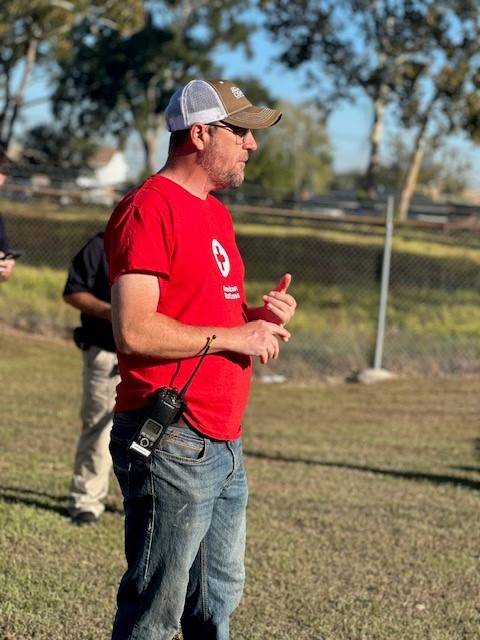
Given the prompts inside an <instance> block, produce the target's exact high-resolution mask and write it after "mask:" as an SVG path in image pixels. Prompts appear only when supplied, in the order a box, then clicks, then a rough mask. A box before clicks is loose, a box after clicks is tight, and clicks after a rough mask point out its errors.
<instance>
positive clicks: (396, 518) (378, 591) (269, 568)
mask: <svg viewBox="0 0 480 640" xmlns="http://www.w3.org/2000/svg"><path fill="white" fill-rule="evenodd" d="M79 382H80V357H79V353H78V352H77V351H76V350H75V349H74V347H73V346H71V345H70V344H68V343H65V342H62V341H60V340H52V339H46V338H39V337H35V336H30V335H28V334H22V333H17V332H13V331H11V330H7V329H2V332H1V333H0V385H1V389H2V396H1V397H2V403H1V407H2V454H3V455H2V456H1V460H0V478H1V480H0V522H1V528H0V638H1V639H2V640H31V639H33V640H47V639H48V640H103V639H107V638H108V637H109V636H108V634H109V630H110V625H111V619H112V615H113V612H114V598H115V593H116V586H117V583H118V580H119V578H120V576H121V574H122V571H123V567H124V560H123V552H122V533H123V532H122V515H121V509H122V505H121V499H120V496H119V492H118V489H117V487H116V485H115V482H114V481H113V482H112V491H111V495H110V497H109V504H108V507H109V508H108V511H107V512H106V514H105V515H104V516H103V517H102V520H101V521H100V523H99V524H98V526H96V527H94V528H89V529H87V530H84V529H78V528H75V527H73V526H72V525H71V524H70V523H69V521H68V519H67V518H66V516H65V506H66V493H67V487H68V481H69V476H70V471H71V463H72V456H73V449H74V443H75V438H76V433H77V430H78V427H79V425H78V418H77V412H78V401H79ZM479 392H480V378H478V377H470V378H466V377H456V378H437V379H422V378H417V379H399V380H393V381H390V382H388V383H383V384H379V385H376V386H368V387H365V386H356V385H345V384H341V385H335V386H329V385H326V384H323V385H322V384H318V385H315V386H313V385H312V386H306V385H304V386H289V385H285V386H278V385H260V384H257V385H256V386H255V388H254V392H253V397H252V401H251V404H250V407H249V409H248V413H247V417H246V420H245V424H246V428H245V438H244V442H245V444H244V446H245V452H246V462H247V469H248V473H249V480H250V492H251V494H250V502H249V510H248V516H249V525H248V548H247V570H248V578H247V587H246V592H245V597H244V599H243V601H242V604H241V607H240V608H239V610H238V611H237V613H236V614H235V616H234V620H233V630H232V640H476V639H477V638H478V637H479V628H480V626H479V625H480V573H479V559H480V551H479V549H480V527H479V511H480V505H479V497H480V493H479V492H480V462H479V459H478V457H476V453H475V444H476V443H478V438H479V435H480V434H479V432H478V429H479V424H478V423H479V421H478V414H479V408H480V407H479Z"/></svg>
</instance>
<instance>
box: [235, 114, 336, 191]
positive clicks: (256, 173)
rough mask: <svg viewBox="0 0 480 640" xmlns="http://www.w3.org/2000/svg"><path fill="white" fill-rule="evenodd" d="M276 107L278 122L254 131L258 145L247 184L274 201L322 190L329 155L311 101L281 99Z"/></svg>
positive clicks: (326, 180) (327, 176) (328, 169)
mask: <svg viewBox="0 0 480 640" xmlns="http://www.w3.org/2000/svg"><path fill="white" fill-rule="evenodd" d="M277 107H278V108H279V109H280V110H281V111H282V113H283V115H282V119H281V120H280V122H279V123H278V124H277V125H275V126H274V127H271V128H270V129H267V130H265V131H262V132H256V134H255V135H256V136H257V138H258V141H259V147H260V148H259V151H257V152H256V154H255V156H254V158H253V161H252V163H251V165H249V166H248V170H247V179H248V183H249V184H250V183H252V184H256V185H260V186H261V187H262V193H263V194H264V196H267V197H270V198H271V199H272V200H274V201H282V200H285V199H286V198H292V197H294V198H296V199H299V198H302V197H304V196H307V195H311V194H315V195H316V194H319V193H322V192H324V191H325V190H326V188H327V187H328V185H329V182H330V179H331V175H332V173H331V163H332V158H331V152H330V144H329V141H328V137H327V135H326V133H325V129H324V127H323V123H322V117H321V114H320V113H319V111H318V109H317V108H316V107H315V105H313V104H298V105H296V104H292V103H289V102H286V101H282V102H280V103H279V104H278V105H277Z"/></svg>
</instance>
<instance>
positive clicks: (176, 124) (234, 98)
mask: <svg viewBox="0 0 480 640" xmlns="http://www.w3.org/2000/svg"><path fill="white" fill-rule="evenodd" d="M281 117H282V112H281V111H277V109H269V108H268V107H255V106H254V105H252V103H251V102H250V100H248V98H247V97H246V96H245V94H244V93H243V91H242V90H241V89H239V88H238V87H237V86H236V85H234V84H233V83H232V82H228V81H227V80H191V81H190V82H189V83H188V84H186V85H185V86H183V87H181V88H180V89H178V90H177V91H175V93H174V94H173V96H172V97H171V98H170V102H169V103H168V106H167V108H166V110H165V120H166V124H167V129H168V130H169V131H180V130H182V129H188V128H189V127H191V126H192V124H194V123H196V122H200V123H201V124H208V123H210V122H218V121H219V120H221V121H222V122H227V123H228V124H232V125H234V126H237V127H244V128H245V129H266V128H267V127H271V126H273V125H274V124H276V123H277V122H278V121H279V120H280V118H281Z"/></svg>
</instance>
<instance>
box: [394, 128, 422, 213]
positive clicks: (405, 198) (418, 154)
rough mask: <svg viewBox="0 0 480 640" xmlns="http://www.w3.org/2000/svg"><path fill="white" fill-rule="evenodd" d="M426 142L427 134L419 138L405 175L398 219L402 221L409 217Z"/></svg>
mask: <svg viewBox="0 0 480 640" xmlns="http://www.w3.org/2000/svg"><path fill="white" fill-rule="evenodd" d="M425 143H426V137H425V136H424V137H423V138H422V139H421V140H420V141H419V140H418V138H417V140H416V146H415V151H414V152H413V154H412V157H411V159H410V163H409V165H408V170H407V175H406V176H405V181H404V183H403V187H402V194H401V196H400V205H399V207H398V220H400V221H401V222H404V221H405V220H406V219H407V218H408V210H409V209H410V202H411V200H412V196H413V192H414V191H415V187H416V185H417V179H418V174H419V172H420V167H421V166H422V161H423V156H424V155H425Z"/></svg>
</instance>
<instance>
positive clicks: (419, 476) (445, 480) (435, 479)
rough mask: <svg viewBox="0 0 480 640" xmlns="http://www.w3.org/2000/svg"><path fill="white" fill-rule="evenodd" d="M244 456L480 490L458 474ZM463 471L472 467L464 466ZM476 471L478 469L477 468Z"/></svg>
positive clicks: (478, 483)
mask: <svg viewBox="0 0 480 640" xmlns="http://www.w3.org/2000/svg"><path fill="white" fill-rule="evenodd" d="M244 454H245V456H248V457H249V458H259V459H261V460H270V461H272V462H291V463H297V464H298V463H300V464H308V465H316V466H319V467H333V468H336V469H350V470H351V471H363V472H365V473H373V474H378V475H382V476H390V477H392V478H401V479H403V480H414V481H420V482H430V483H432V484H435V485H454V486H457V487H458V486H460V487H464V488H466V489H471V490H472V491H480V481H478V480H471V479H470V478H459V477H458V476H447V475H440V474H436V473H423V472H422V471H398V470H396V469H384V468H381V467H369V466H366V465H356V464H349V463H347V462H327V461H323V460H309V459H306V458H288V457H286V456H278V455H269V454H266V453H261V452H258V451H248V450H246V451H244ZM464 470H465V471H467V470H468V471H472V470H474V469H471V468H468V469H466V468H464ZM477 471H478V469H477Z"/></svg>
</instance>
